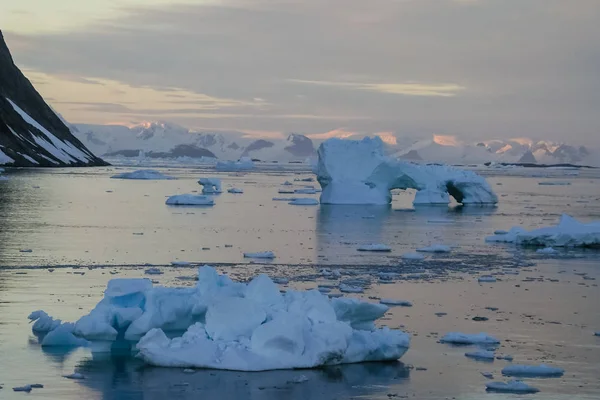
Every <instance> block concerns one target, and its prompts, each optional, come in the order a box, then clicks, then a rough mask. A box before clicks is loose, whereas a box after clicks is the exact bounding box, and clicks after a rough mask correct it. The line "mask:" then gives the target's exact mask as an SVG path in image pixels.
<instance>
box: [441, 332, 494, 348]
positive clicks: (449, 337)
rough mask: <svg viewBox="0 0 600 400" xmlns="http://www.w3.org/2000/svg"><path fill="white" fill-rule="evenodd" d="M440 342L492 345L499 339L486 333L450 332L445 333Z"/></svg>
mask: <svg viewBox="0 0 600 400" xmlns="http://www.w3.org/2000/svg"><path fill="white" fill-rule="evenodd" d="M440 342H441V343H451V344H477V345H494V344H499V343H500V341H499V340H498V339H496V338H495V337H493V336H490V335H488V334H487V333H483V332H480V333H476V334H469V333H461V332H450V333H447V334H445V335H444V336H443V337H442V338H441V339H440Z"/></svg>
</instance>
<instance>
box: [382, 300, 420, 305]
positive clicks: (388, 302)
mask: <svg viewBox="0 0 600 400" xmlns="http://www.w3.org/2000/svg"><path fill="white" fill-rule="evenodd" d="M379 302H380V303H381V304H385V305H387V306H400V307H412V305H413V304H412V303H411V302H410V301H407V300H396V299H381V300H379Z"/></svg>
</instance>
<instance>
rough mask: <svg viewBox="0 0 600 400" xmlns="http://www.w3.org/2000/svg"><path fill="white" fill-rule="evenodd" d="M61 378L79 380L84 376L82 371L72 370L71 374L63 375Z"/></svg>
mask: <svg viewBox="0 0 600 400" xmlns="http://www.w3.org/2000/svg"><path fill="white" fill-rule="evenodd" d="M63 378H67V379H78V380H80V379H85V376H84V375H83V374H82V373H79V372H73V373H72V374H69V375H63Z"/></svg>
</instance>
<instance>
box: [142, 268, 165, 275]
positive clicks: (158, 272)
mask: <svg viewBox="0 0 600 400" xmlns="http://www.w3.org/2000/svg"><path fill="white" fill-rule="evenodd" d="M144 273H145V274H146V275H162V274H163V272H162V271H161V270H160V269H158V268H148V269H146V270H145V271H144Z"/></svg>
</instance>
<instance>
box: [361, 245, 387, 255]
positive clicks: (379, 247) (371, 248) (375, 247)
mask: <svg viewBox="0 0 600 400" xmlns="http://www.w3.org/2000/svg"><path fill="white" fill-rule="evenodd" d="M356 250H358V251H375V252H384V253H389V252H390V251H392V248H391V247H390V246H388V245H385V244H381V243H374V244H365V245H362V246H360V247H359V248H357V249H356Z"/></svg>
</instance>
